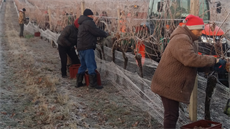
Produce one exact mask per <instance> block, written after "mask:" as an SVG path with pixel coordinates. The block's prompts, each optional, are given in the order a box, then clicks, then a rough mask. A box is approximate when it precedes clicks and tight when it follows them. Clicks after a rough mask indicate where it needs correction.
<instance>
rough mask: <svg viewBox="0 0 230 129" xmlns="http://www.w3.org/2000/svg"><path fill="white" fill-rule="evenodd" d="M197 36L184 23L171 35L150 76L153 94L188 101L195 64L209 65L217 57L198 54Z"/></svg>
mask: <svg viewBox="0 0 230 129" xmlns="http://www.w3.org/2000/svg"><path fill="white" fill-rule="evenodd" d="M196 39H197V38H196V36H195V35H194V34H192V33H191V32H190V30H189V29H188V28H187V27H186V26H183V27H181V26H178V27H177V28H176V29H175V31H174V32H173V33H172V35H171V37H170V42H169V43H168V46H167V47H166V49H165V51H164V53H163V56H162V58H161V61H160V63H159V65H158V67H157V69H156V71H155V73H154V75H153V79H152V84H151V89H152V91H153V92H155V93H156V94H159V95H160V96H163V97H165V98H169V99H172V100H176V101H179V102H183V103H186V104H188V103H189V100H190V96H191V92H192V90H193V87H194V82H195V77H196V75H197V67H211V66H214V65H215V62H216V59H215V57H211V56H202V55H198V54H197V47H196V45H195V43H194V40H196Z"/></svg>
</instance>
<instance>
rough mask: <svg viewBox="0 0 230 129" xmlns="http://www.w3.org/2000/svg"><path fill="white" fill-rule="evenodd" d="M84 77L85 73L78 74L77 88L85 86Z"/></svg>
mask: <svg viewBox="0 0 230 129" xmlns="http://www.w3.org/2000/svg"><path fill="white" fill-rule="evenodd" d="M83 78H84V74H77V85H76V86H75V87H76V88H78V87H82V86H85V83H82V81H83Z"/></svg>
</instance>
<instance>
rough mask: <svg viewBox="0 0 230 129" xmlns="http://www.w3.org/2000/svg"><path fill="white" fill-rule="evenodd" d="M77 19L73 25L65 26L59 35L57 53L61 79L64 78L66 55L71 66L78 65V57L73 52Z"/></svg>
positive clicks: (76, 32)
mask: <svg viewBox="0 0 230 129" xmlns="http://www.w3.org/2000/svg"><path fill="white" fill-rule="evenodd" d="M78 27H79V25H78V19H77V20H76V21H75V22H74V25H68V26H66V27H65V28H64V29H63V31H62V32H61V35H60V36H59V37H58V41H57V43H58V51H59V56H60V58H61V73H62V77H63V78H66V77H67V73H66V67H67V55H68V56H69V57H70V59H71V62H72V64H80V61H79V59H78V56H77V55H76V52H75V47H74V46H76V45H77V35H78Z"/></svg>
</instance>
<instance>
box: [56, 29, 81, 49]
mask: <svg viewBox="0 0 230 129" xmlns="http://www.w3.org/2000/svg"><path fill="white" fill-rule="evenodd" d="M77 35H78V28H76V27H75V25H68V26H66V27H65V28H64V29H63V30H62V32H61V35H60V36H59V37H58V41H57V43H58V44H59V45H61V46H62V47H73V46H74V45H77Z"/></svg>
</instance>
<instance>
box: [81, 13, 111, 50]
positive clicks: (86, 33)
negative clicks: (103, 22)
mask: <svg viewBox="0 0 230 129" xmlns="http://www.w3.org/2000/svg"><path fill="white" fill-rule="evenodd" d="M78 23H79V24H80V26H79V28H78V29H79V32H78V42H77V50H78V51H81V50H87V49H95V48H96V43H97V37H107V33H106V32H105V31H103V30H101V29H99V28H97V26H96V25H95V22H94V21H93V19H92V18H89V17H87V16H84V15H81V16H80V18H79V20H78Z"/></svg>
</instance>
